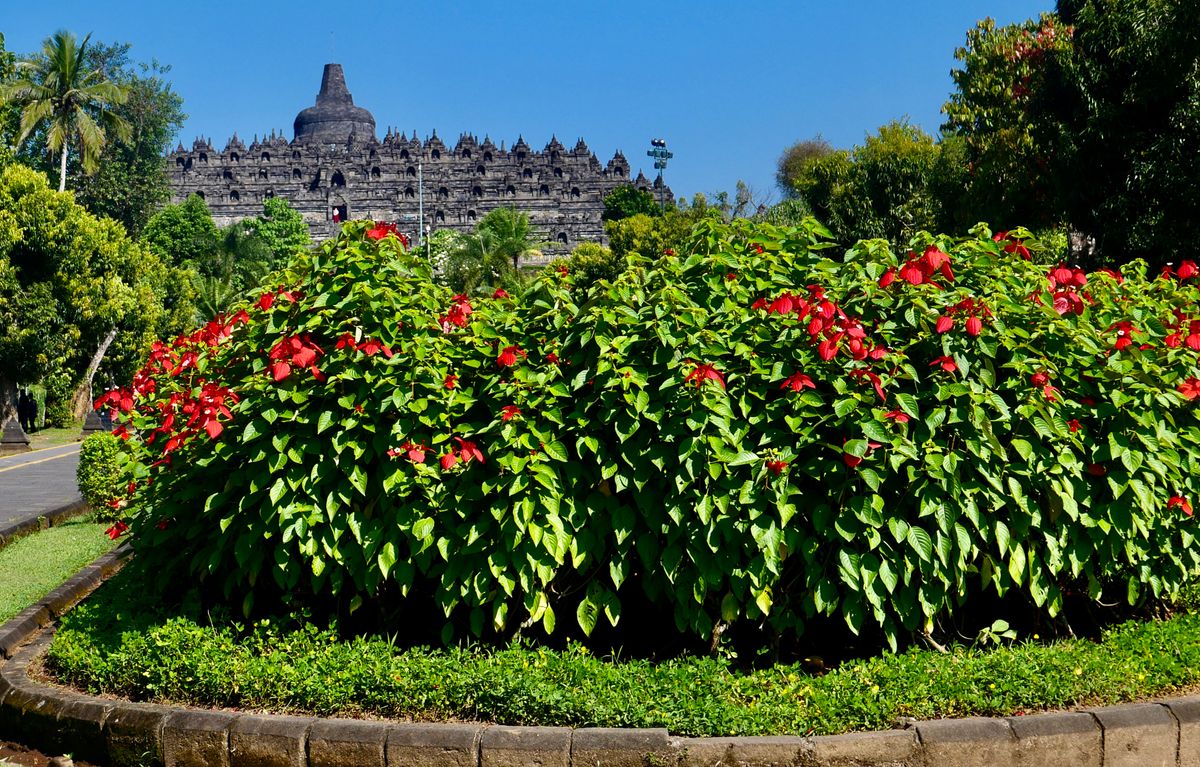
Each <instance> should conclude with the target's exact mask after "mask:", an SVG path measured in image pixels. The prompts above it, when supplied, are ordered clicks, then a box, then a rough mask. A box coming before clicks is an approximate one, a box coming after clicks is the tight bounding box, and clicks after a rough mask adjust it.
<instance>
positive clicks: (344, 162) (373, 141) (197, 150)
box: [167, 64, 673, 252]
mask: <svg viewBox="0 0 1200 767" xmlns="http://www.w3.org/2000/svg"><path fill="white" fill-rule="evenodd" d="M167 163H168V168H169V173H170V178H171V192H172V198H173V199H172V201H173V202H182V201H183V200H185V199H187V197H188V196H189V195H192V194H198V195H200V196H202V197H203V198H204V199H205V201H206V202H207V203H208V207H209V209H210V210H211V211H212V215H213V218H214V219H215V220H216V222H217V224H218V225H221V226H224V225H226V224H229V223H232V222H234V221H238V220H241V219H243V218H249V217H252V216H257V215H259V214H261V212H262V201H263V200H264V199H265V198H268V197H273V196H278V197H283V198H285V199H286V200H288V202H290V203H291V204H292V206H293V207H294V208H296V210H298V211H299V212H300V214H301V215H303V216H304V219H305V221H307V222H308V226H309V230H310V231H311V233H312V235H313V237H314V238H315V239H326V238H328V237H330V236H332V235H333V234H334V233H335V232H336V231H337V227H338V223H337V222H339V221H346V220H349V219H365V218H369V219H374V220H377V221H391V222H396V223H398V224H399V225H400V230H401V231H403V232H405V233H406V234H409V235H410V237H411V238H412V241H413V242H417V241H418V240H419V237H418V236H417V233H418V232H420V231H421V230H422V229H426V228H427V229H429V230H436V229H456V230H459V231H469V230H470V229H471V228H472V227H473V226H474V225H475V222H476V221H477V220H478V219H479V218H481V217H482V216H483V215H484V214H485V213H487V212H488V211H490V210H492V209H494V208H498V207H513V208H517V209H518V210H521V211H523V212H525V213H528V214H529V217H530V219H531V221H532V223H533V224H534V226H535V227H536V228H537V230H538V233H539V236H540V237H541V238H542V239H545V240H548V241H551V242H553V243H554V246H553V247H552V248H550V249H548V250H550V251H551V252H553V251H559V252H561V251H563V250H569V249H570V248H573V247H575V245H577V244H578V243H580V242H585V241H591V242H603V241H604V226H603V223H602V221H601V219H600V216H601V213H602V212H603V210H604V197H605V196H606V195H608V194H609V193H610V192H611V191H612V190H613V189H615V188H616V187H618V186H621V185H623V184H631V183H632V184H634V185H635V186H637V187H640V188H642V189H646V190H649V191H651V192H652V193H654V195H655V196H656V197H657V196H658V194H659V187H658V181H657V180H655V181H654V182H653V183H652V182H650V181H649V180H647V179H646V177H645V176H644V175H642V174H641V173H640V172H639V173H638V176H637V178H636V179H633V180H632V181H631V180H630V177H629V162H628V161H627V160H626V159H625V156H624V155H623V154H622V153H621V152H620V151H618V152H617V153H616V154H614V155H613V158H612V159H611V160H609V161H608V164H607V165H601V164H600V161H599V160H598V159H596V155H595V154H594V153H592V151H591V150H589V149H588V147H587V144H585V143H584V142H583V139H580V140H579V141H578V142H576V144H575V146H574V147H573V148H571V149H567V148H566V147H565V146H563V145H562V144H561V143H559V141H558V139H557V138H551V140H550V143H549V144H547V145H546V147H545V148H544V149H543V150H542V151H540V152H535V151H533V150H532V149H531V148H530V146H529V145H528V144H526V143H525V140H524V139H523V138H518V139H517V142H516V143H515V144H513V145H512V146H511V147H509V148H507V149H506V148H505V146H504V144H503V143H501V144H500V146H498V147H497V146H496V145H495V144H494V143H492V141H491V139H489V138H484V140H483V141H482V142H480V141H479V140H478V139H477V138H476V137H475V136H473V135H468V134H464V135H462V136H460V137H459V139H458V141H457V143H455V145H454V146H453V147H450V146H447V145H446V144H445V143H443V142H442V140H441V139H440V138H438V136H437V132H436V131H434V133H433V135H432V136H430V137H428V138H426V139H425V140H424V141H422V140H421V139H418V138H417V136H416V134H415V133H414V134H413V135H412V136H411V137H406V136H405V135H404V134H403V133H401V132H396V131H394V130H391V129H389V130H388V131H387V134H386V135H385V136H384V138H383V140H382V141H380V140H379V139H378V137H377V136H376V132H375V118H374V117H373V116H372V115H371V113H370V112H368V111H367V110H366V109H363V108H362V107H359V106H356V105H355V104H354V100H353V99H352V98H351V96H350V91H349V90H347V88H346V81H345V77H344V75H343V73H342V67H341V65H340V64H326V65H325V72H324V75H323V77H322V78H321V92H320V93H318V94H317V103H316V104H315V105H313V106H311V107H308V108H307V109H304V110H303V111H301V112H300V114H298V115H296V121H295V124H294V135H293V138H292V140H291V141H290V142H289V141H288V140H287V139H285V138H284V137H283V136H282V135H279V134H277V133H275V132H274V131H272V132H271V134H270V135H269V136H264V138H262V139H261V140H260V139H258V138H257V137H255V139H254V140H253V141H252V142H251V143H250V145H249V146H247V145H246V144H244V143H243V142H242V141H241V140H240V139H239V138H238V137H237V134H236V133H235V134H234V136H233V138H231V139H230V140H229V141H228V142H227V143H226V145H225V148H224V149H222V150H221V151H219V152H218V151H217V150H216V149H215V148H214V147H213V145H212V143H211V142H210V141H209V140H208V139H196V140H195V141H194V142H193V143H192V147H191V149H185V148H184V147H183V145H182V144H180V145H179V146H178V147H177V148H176V149H175V151H174V152H172V153H171V154H169V155H168V156H167ZM662 191H663V194H664V196H665V198H666V199H667V201H668V202H671V201H673V196H672V195H671V193H670V190H665V189H664V190H662Z"/></svg>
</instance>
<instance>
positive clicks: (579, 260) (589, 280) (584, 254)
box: [566, 242, 625, 289]
mask: <svg viewBox="0 0 1200 767" xmlns="http://www.w3.org/2000/svg"><path fill="white" fill-rule="evenodd" d="M566 266H567V268H568V269H569V270H571V278H572V281H573V282H574V283H575V285H576V286H577V287H580V288H585V289H586V288H588V287H591V286H592V285H594V284H596V283H597V282H599V281H600V280H608V281H609V282H611V281H613V280H615V279H616V278H617V275H618V274H620V273H621V271H622V270H623V269H624V268H625V259H624V258H622V257H621V256H618V255H616V254H614V253H613V252H612V251H611V250H610V249H608V248H606V247H604V246H603V245H601V244H599V243H596V242H581V243H580V244H579V245H576V246H575V249H574V250H572V251H571V256H570V258H568V259H567V260H566Z"/></svg>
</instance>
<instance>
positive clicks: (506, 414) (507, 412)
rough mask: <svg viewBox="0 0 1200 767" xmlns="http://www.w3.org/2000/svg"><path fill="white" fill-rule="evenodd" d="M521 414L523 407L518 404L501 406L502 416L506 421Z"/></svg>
mask: <svg viewBox="0 0 1200 767" xmlns="http://www.w3.org/2000/svg"><path fill="white" fill-rule="evenodd" d="M520 414H521V408H519V407H517V406H516V405H505V406H504V407H502V408H500V418H501V420H504V421H511V420H512V419H514V418H516V417H517V416H519V415H520Z"/></svg>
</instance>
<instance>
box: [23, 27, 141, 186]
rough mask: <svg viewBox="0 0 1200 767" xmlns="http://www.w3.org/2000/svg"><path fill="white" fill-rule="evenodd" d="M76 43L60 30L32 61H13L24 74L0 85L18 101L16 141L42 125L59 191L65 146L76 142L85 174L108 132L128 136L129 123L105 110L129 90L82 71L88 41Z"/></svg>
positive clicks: (92, 168) (120, 101)
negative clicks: (56, 166) (55, 161)
mask: <svg viewBox="0 0 1200 767" xmlns="http://www.w3.org/2000/svg"><path fill="white" fill-rule="evenodd" d="M91 38H92V36H91V35H90V34H89V35H88V36H87V37H85V38H83V42H82V43H79V44H77V43H76V40H75V36H74V35H73V34H71V33H70V32H65V31H62V30H59V31H58V32H55V33H54V34H53V35H51V36H50V37H48V38H47V39H46V41H45V42H44V43H43V44H42V55H41V56H40V57H39V58H38V59H37V60H36V61H25V62H20V63H18V64H17V67H18V71H19V72H22V73H24V74H25V76H24V77H22V78H21V79H18V80H16V81H14V82H12V83H10V84H8V85H6V86H4V87H3V88H2V89H0V100H4V101H12V102H15V103H17V104H20V105H21V106H22V109H21V128H20V135H19V136H18V137H17V143H18V144H20V143H21V142H23V141H25V139H27V138H29V136H30V134H32V133H33V132H34V131H36V130H37V129H38V128H39V127H42V126H45V131H46V148H47V149H48V150H49V151H50V152H53V153H57V154H59V156H60V158H59V172H58V191H60V192H62V191H66V188H67V151H68V149H69V148H70V145H71V144H73V143H74V144H78V146H79V156H80V160H81V161H82V164H83V170H84V172H85V173H93V172H95V170H96V167H97V164H98V160H99V157H100V152H101V151H102V150H103V149H104V145H105V143H106V142H107V141H108V136H109V134H110V133H112V134H115V135H116V136H117V137H118V138H121V139H128V138H129V133H130V130H129V124H128V123H126V122H125V121H124V120H122V119H121V118H120V117H118V116H117V115H116V114H114V113H113V112H112V111H110V108H111V107H112V106H115V105H117V104H123V103H125V100H126V99H128V98H129V91H128V89H127V88H125V87H124V86H121V85H118V84H117V83H114V82H112V81H110V80H107V79H105V76H104V73H103V72H101V71H100V70H98V69H97V70H93V71H90V72H89V71H87V55H88V52H89V51H88V42H89V41H90V40H91Z"/></svg>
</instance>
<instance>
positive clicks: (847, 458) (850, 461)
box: [842, 453, 863, 469]
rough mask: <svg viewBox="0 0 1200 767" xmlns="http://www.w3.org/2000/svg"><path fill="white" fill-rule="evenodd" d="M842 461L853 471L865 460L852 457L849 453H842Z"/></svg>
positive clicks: (855, 456)
mask: <svg viewBox="0 0 1200 767" xmlns="http://www.w3.org/2000/svg"><path fill="white" fill-rule="evenodd" d="M842 460H843V461H844V462H845V463H846V465H847V466H849V467H850V468H851V469H853V468H854V467H855V466H858V465H859V464H860V463H862V462H863V459H862V458H860V457H859V456H857V455H850V454H849V453H842Z"/></svg>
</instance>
